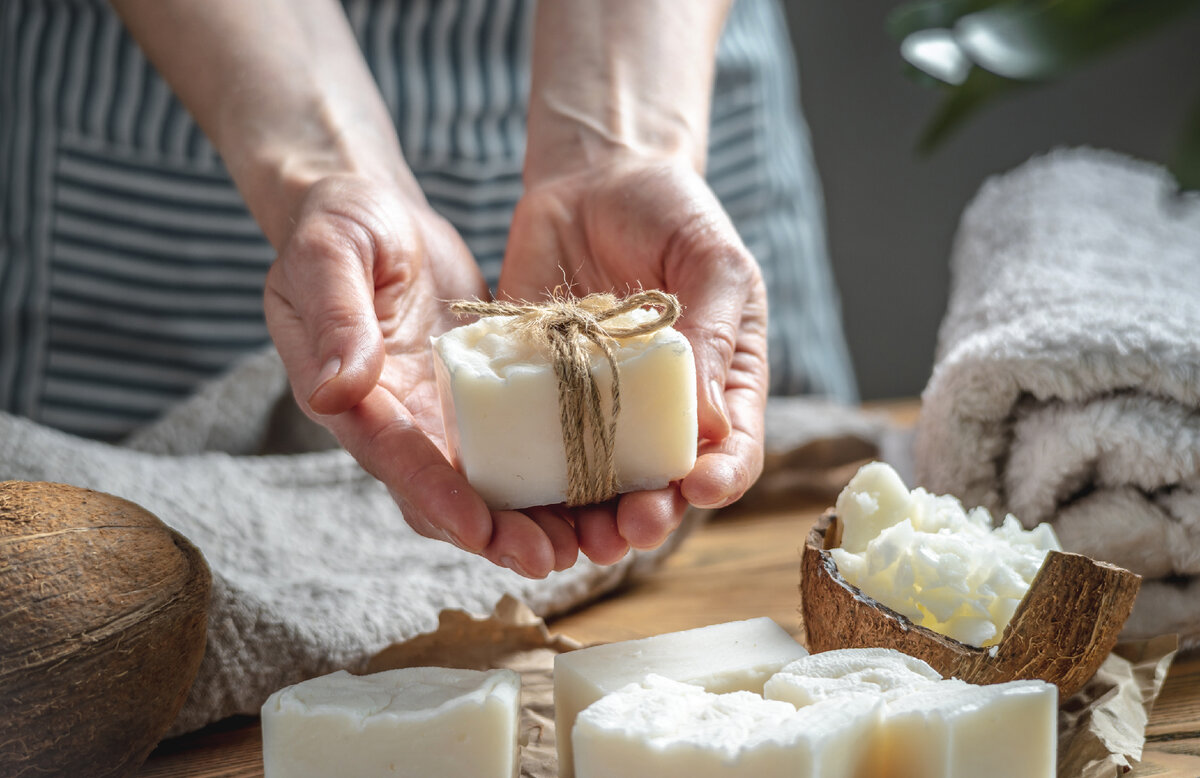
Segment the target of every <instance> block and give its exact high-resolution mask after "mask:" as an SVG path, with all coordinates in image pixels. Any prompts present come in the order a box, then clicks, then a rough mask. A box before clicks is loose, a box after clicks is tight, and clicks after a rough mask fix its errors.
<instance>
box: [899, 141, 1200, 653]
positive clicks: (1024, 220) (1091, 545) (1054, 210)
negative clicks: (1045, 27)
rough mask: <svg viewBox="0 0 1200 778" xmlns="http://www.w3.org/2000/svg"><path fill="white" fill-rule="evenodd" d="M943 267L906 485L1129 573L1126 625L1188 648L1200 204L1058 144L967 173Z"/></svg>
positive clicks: (1152, 173) (1191, 637) (1151, 173)
mask: <svg viewBox="0 0 1200 778" xmlns="http://www.w3.org/2000/svg"><path fill="white" fill-rule="evenodd" d="M951 274H952V283H951V292H950V301H949V308H948V311H947V314H946V317H945V319H944V320H943V322H942V325H941V330H940V332H939V336H938V351H937V356H936V360H935V367H934V370H933V374H932V377H931V378H930V380H929V383H928V385H927V387H926V389H925V391H924V393H923V396H922V411H921V416H920V420H919V422H918V428H917V437H916V447H915V460H916V474H917V479H918V482H919V483H920V484H921V485H923V486H925V487H927V488H928V489H930V490H931V491H934V492H944V493H952V494H955V495H957V496H958V497H960V498H961V499H962V500H963V502H964V503H965V504H967V505H976V504H981V505H985V506H987V507H988V508H989V509H990V510H992V511H993V512H994V513H995V512H1004V511H1008V512H1012V513H1014V514H1015V515H1016V516H1017V517H1018V518H1019V519H1020V520H1021V522H1022V523H1023V524H1024V525H1025V526H1027V527H1031V526H1033V525H1035V524H1037V523H1038V522H1042V521H1050V522H1052V523H1053V525H1054V528H1055V530H1056V531H1057V532H1058V535H1059V537H1060V538H1061V540H1062V542H1063V545H1064V547H1065V548H1066V549H1067V550H1069V551H1077V552H1080V553H1083V554H1087V555H1089V556H1093V557H1096V558H1099V559H1104V560H1108V561H1111V562H1114V563H1116V564H1119V565H1121V566H1123V567H1126V568H1129V569H1130V570H1133V571H1134V572H1136V573H1139V574H1141V575H1142V576H1143V577H1144V580H1143V585H1142V592H1141V594H1140V596H1139V598H1138V602H1137V605H1136V607H1135V610H1134V614H1133V616H1132V618H1131V619H1130V621H1129V622H1128V624H1127V625H1126V630H1125V637H1131V638H1133V637H1149V636H1153V635H1156V634H1160V633H1166V632H1177V633H1179V634H1180V635H1181V638H1182V639H1183V641H1184V642H1185V644H1193V645H1194V644H1197V643H1200V201H1198V200H1197V199H1195V198H1194V197H1188V196H1181V195H1178V194H1176V188H1175V185H1174V182H1173V179H1171V177H1170V176H1169V175H1168V174H1167V173H1166V172H1165V171H1164V170H1163V169H1161V168H1159V167H1157V166H1155V165H1152V164H1148V163H1145V162H1139V161H1135V160H1133V159H1130V158H1127V157H1124V156H1121V155H1119V154H1116V153H1112V152H1106V151H1099V150H1093V149H1086V148H1084V149H1071V150H1059V151H1056V152H1053V153H1051V154H1048V155H1045V156H1043V157H1040V158H1035V159H1033V160H1030V161H1029V162H1027V163H1025V164H1023V165H1021V166H1020V167H1018V168H1017V169H1015V170H1013V171H1011V172H1009V173H1007V174H1005V175H1001V176H998V177H995V178H993V179H991V180H989V181H987V182H986V183H985V184H984V185H983V187H982V188H981V189H980V191H979V192H978V194H977V195H976V196H975V198H974V200H973V201H972V202H971V204H970V205H969V207H968V208H967V209H966V211H965V212H964V214H963V217H962V221H961V224H960V227H959V231H958V234H957V237H956V240H955V245H954V248H953V252H952V259H951Z"/></svg>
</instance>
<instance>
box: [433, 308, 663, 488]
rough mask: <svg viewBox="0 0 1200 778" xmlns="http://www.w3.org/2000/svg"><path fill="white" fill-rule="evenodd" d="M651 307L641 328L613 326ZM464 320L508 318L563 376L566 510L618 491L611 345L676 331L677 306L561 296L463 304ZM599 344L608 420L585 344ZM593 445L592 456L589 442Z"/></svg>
mask: <svg viewBox="0 0 1200 778" xmlns="http://www.w3.org/2000/svg"><path fill="white" fill-rule="evenodd" d="M646 306H651V307H653V308H655V309H657V310H658V316H657V317H655V318H654V319H651V320H649V321H646V322H644V323H641V324H635V325H629V326H622V325H618V324H613V323H609V322H610V321H611V320H612V319H614V318H616V317H618V316H620V315H621V314H624V313H629V312H630V311H634V310H637V309H638V308H644V307H646ZM450 310H451V311H453V312H454V313H456V314H458V315H460V316H461V315H475V316H484V317H487V316H508V317H512V318H513V319H515V321H514V322H513V328H514V329H515V330H516V331H517V332H518V333H519V334H521V335H523V336H524V337H527V338H529V339H530V340H532V341H533V343H534V344H535V345H536V346H537V347H538V348H540V349H542V350H543V351H544V352H545V353H547V354H548V355H549V357H550V362H551V364H553V365H554V375H555V377H556V378H557V379H558V411H559V421H560V423H561V424H562V435H563V444H564V445H565V447H566V452H567V501H566V502H567V505H571V506H577V505H590V504H592V503H597V502H603V501H605V500H608V499H610V498H612V497H613V496H615V495H616V494H617V473H616V466H615V462H614V458H613V449H614V442H615V439H616V434H617V416H618V415H619V414H620V412H621V378H620V374H619V373H618V371H617V360H616V357H615V356H614V352H613V347H614V345H616V343H617V341H620V340H623V339H625V338H632V337H636V336H638V335H646V334H648V333H651V332H654V331H656V330H659V329H662V328H663V327H670V326H671V325H673V324H674V323H675V322H676V320H678V319H679V314H680V306H679V301H678V300H677V299H675V296H674V295H671V294H668V293H666V292H661V291H659V290H657V289H650V290H646V291H641V292H637V293H636V294H632V295H630V296H628V297H626V298H624V299H618V298H617V297H615V296H614V295H611V294H591V295H588V296H587V297H568V296H565V295H560V294H557V293H556V294H555V295H554V296H553V297H551V299H549V300H547V301H546V302H543V303H530V302H523V301H522V302H503V301H497V302H484V301H482V300H459V301H458V302H455V303H452V304H451V305H450ZM588 342H591V343H594V344H596V346H597V347H598V348H599V349H600V353H601V354H603V355H604V358H605V359H607V360H608V364H609V367H611V368H612V416H611V417H610V418H609V419H608V420H605V418H604V406H603V405H602V403H601V398H600V389H599V387H598V386H597V384H596V379H595V378H594V377H593V376H592V370H591V360H590V358H589V356H588V349H587V343H588ZM589 431H590V439H591V441H592V454H591V455H590V456H589V453H588V445H587V441H588V439H589V434H588V433H589Z"/></svg>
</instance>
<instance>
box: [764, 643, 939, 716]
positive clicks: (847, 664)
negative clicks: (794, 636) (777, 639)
mask: <svg viewBox="0 0 1200 778" xmlns="http://www.w3.org/2000/svg"><path fill="white" fill-rule="evenodd" d="M940 680H942V676H941V674H940V673H938V671H937V670H934V669H933V668H932V667H930V666H929V665H928V664H927V663H925V662H923V661H922V660H920V659H917V658H916V657H912V656H909V655H908V654H904V653H902V652H900V651H894V650H892V649H888V648H844V649H839V650H837V651H824V652H822V653H819V654H812V655H810V656H806V657H803V658H801V659H797V660H796V661H794V662H791V663H789V664H788V665H786V666H784V667H783V668H781V669H780V671H779V672H778V673H776V674H775V675H773V676H771V678H770V679H769V680H767V682H766V684H765V685H764V687H763V695H764V696H765V697H767V699H771V700H783V701H784V702H790V703H791V704H792V705H795V706H796V707H797V708H800V707H804V706H805V705H812V704H813V703H816V702H820V701H821V700H827V699H830V698H833V697H840V696H841V695H844V694H847V693H863V694H874V695H878V696H890V695H892V694H896V693H907V692H908V691H909V690H911V689H914V688H917V687H920V686H923V685H925V684H930V683H933V682H935V681H940Z"/></svg>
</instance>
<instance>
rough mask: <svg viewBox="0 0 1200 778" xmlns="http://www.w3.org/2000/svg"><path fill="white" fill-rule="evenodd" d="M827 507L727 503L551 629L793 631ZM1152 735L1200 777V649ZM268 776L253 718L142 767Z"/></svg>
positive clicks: (1141, 771) (1175, 681)
mask: <svg viewBox="0 0 1200 778" xmlns="http://www.w3.org/2000/svg"><path fill="white" fill-rule="evenodd" d="M824 507H825V506H824V504H823V503H817V502H813V501H808V502H805V503H803V504H800V505H790V506H787V507H774V508H772V507H759V508H756V509H748V508H739V507H736V506H735V507H734V508H731V509H728V510H726V511H724V512H722V513H719V514H718V515H717V516H716V517H715V518H714V519H713V520H711V521H710V522H709V523H708V524H707V525H706V526H704V527H702V528H701V529H699V530H698V531H696V532H695V533H694V534H693V535H692V536H691V537H689V538H687V539H686V540H685V541H684V542H683V544H682V545H681V547H680V549H679V550H678V551H677V552H676V553H675V554H674V555H673V556H671V557H670V558H669V559H668V560H667V561H666V563H665V564H664V565H663V566H662V567H661V568H659V569H658V570H656V571H655V572H653V573H652V574H650V575H649V576H647V577H646V578H644V579H643V580H641V581H640V582H638V583H636V584H634V585H632V586H629V587H628V588H626V589H625V590H624V591H621V592H618V593H617V594H615V595H613V596H611V597H608V598H606V599H603V600H601V601H599V602H596V603H594V604H592V605H590V606H588V607H586V608H583V609H582V610H579V611H577V612H575V613H572V614H570V615H567V616H565V617H563V618H560V619H557V620H555V621H554V622H552V624H551V627H552V629H554V630H555V631H558V632H562V633H565V634H567V635H569V636H571V637H573V638H576V639H577V640H579V641H581V642H584V643H592V642H599V641H613V640H625V639H629V638H637V637H645V636H647V635H655V634H659V633H663V632H672V631H675V630H680V629H688V628H691V627H699V626H704V625H706V624H713V623H717V622H723V621H732V620H735V619H746V618H751V617H754V616H770V617H771V618H773V619H775V621H776V622H778V623H779V624H780V625H782V626H784V627H785V628H787V629H788V630H789V631H791V632H793V633H795V632H797V631H798V630H799V618H798V606H799V593H798V584H799V560H800V556H799V547H800V546H801V545H802V543H803V539H804V537H805V536H806V535H807V533H808V530H809V527H810V526H811V525H812V523H813V521H815V520H816V517H817V515H818V514H819V513H820V511H821V510H822V509H823V508H824ZM1147 741H1148V742H1147V751H1146V754H1145V759H1144V760H1143V762H1142V763H1141V765H1139V766H1138V768H1137V769H1136V770H1134V771H1133V772H1132V773H1130V776H1132V777H1133V778H1142V777H1145V776H1163V778H1198V777H1200V652H1198V653H1192V654H1189V655H1185V656H1182V657H1179V658H1177V659H1176V661H1175V663H1174V665H1173V666H1172V668H1171V673H1170V676H1169V677H1168V679H1167V684H1166V687H1165V689H1164V691H1163V694H1162V696H1161V697H1160V699H1159V702H1158V705H1157V706H1156V707H1155V709H1154V713H1153V715H1152V716H1151V719H1150V726H1149V729H1148V731H1147ZM261 775H262V751H261V743H260V733H259V729H258V723H257V721H255V720H253V719H240V720H232V721H229V722H224V723H222V724H219V725H216V726H214V727H210V728H209V729H207V730H203V731H201V732H199V733H195V734H193V735H189V736H186V737H184V738H179V739H176V740H174V741H168V742H166V743H164V744H163V745H161V746H160V747H159V749H158V750H157V751H155V752H154V754H152V755H151V757H150V759H149V760H148V761H147V763H146V765H145V766H144V767H143V769H142V771H141V772H140V773H139V776H142V777H143V778H149V777H150V776H156V777H157V778H179V777H181V776H203V777H204V778H213V777H215V776H231V777H236V778H242V777H245V778H250V777H251V776H261ZM964 778H965V777H964Z"/></svg>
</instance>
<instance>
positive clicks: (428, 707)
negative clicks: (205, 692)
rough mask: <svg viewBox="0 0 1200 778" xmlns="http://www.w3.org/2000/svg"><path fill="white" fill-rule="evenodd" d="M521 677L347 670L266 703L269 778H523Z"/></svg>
mask: <svg viewBox="0 0 1200 778" xmlns="http://www.w3.org/2000/svg"><path fill="white" fill-rule="evenodd" d="M520 697H521V679H520V676H519V675H517V674H516V673H515V672H513V671H511V670H493V671H488V672H480V671H476V670H453V669H448V668H441V667H412V668H406V669H401V670H388V671H386V672H382V673H375V674H373V675H366V676H355V675H351V674H349V673H347V672H345V671H344V670H342V671H338V672H336V673H332V674H331V675H325V676H321V677H320V678H313V679H311V680H308V681H304V682H303V683H299V684H296V685H294V686H288V687H286V688H284V689H280V690H279V691H277V692H275V693H274V694H272V695H271V696H270V697H269V698H268V699H267V701H266V702H265V703H264V704H263V707H262V734H263V767H264V770H265V778H328V777H329V776H334V775H346V776H350V775H352V776H355V778H374V776H391V777H392V778H395V777H396V776H409V777H411V778H429V776H439V778H515V776H516V775H517V769H518V756H519V751H518V746H517V731H518V718H519V715H520V706H521V701H520Z"/></svg>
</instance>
